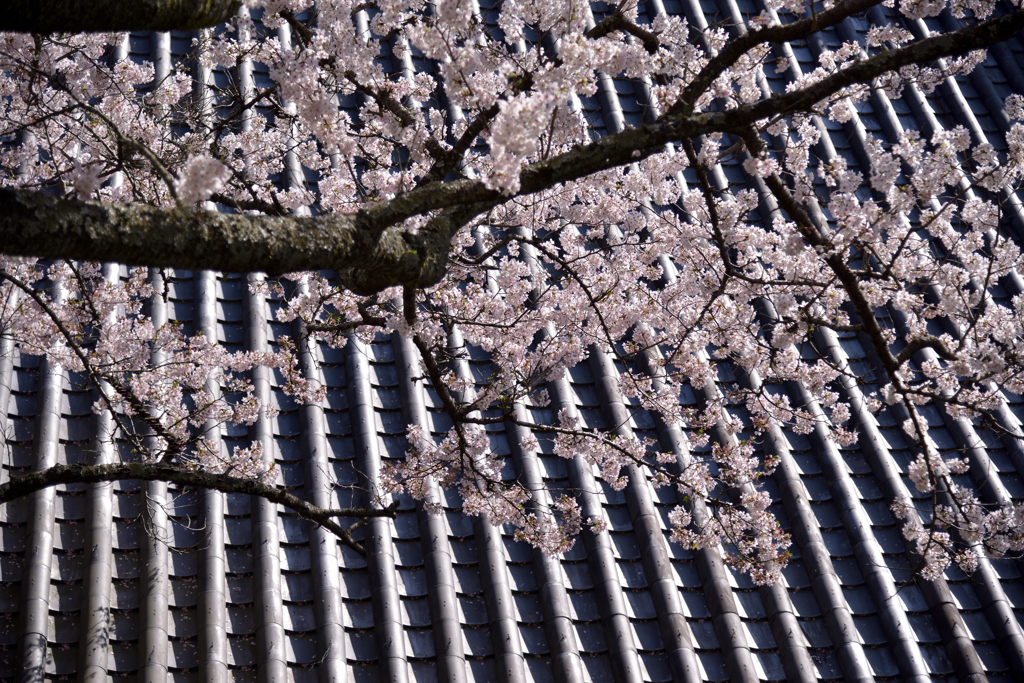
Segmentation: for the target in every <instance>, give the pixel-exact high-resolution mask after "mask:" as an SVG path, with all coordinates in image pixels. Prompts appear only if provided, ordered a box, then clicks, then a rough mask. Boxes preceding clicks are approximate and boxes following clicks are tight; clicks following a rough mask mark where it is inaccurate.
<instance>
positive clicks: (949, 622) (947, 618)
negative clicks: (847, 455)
mask: <svg viewBox="0 0 1024 683" xmlns="http://www.w3.org/2000/svg"><path fill="white" fill-rule="evenodd" d="M817 334H818V337H819V340H820V344H821V348H822V349H823V350H824V352H825V353H826V354H827V357H828V358H829V360H830V362H832V363H835V364H837V365H838V367H840V368H846V367H847V359H846V354H845V351H844V350H843V349H842V347H841V346H840V345H839V341H838V338H837V337H836V335H835V333H834V332H832V331H831V330H819V331H818V332H817ZM839 383H840V386H841V391H842V394H843V398H844V399H845V400H846V401H848V402H849V403H850V406H851V410H852V413H853V415H854V419H855V421H856V422H857V427H858V431H859V432H860V435H861V440H860V443H861V444H862V446H861V450H862V451H863V452H864V454H865V456H866V459H867V462H868V464H869V466H870V467H871V470H872V474H873V476H874V477H875V478H876V481H878V484H879V488H880V489H881V491H882V494H883V496H884V497H885V499H886V503H887V504H891V503H892V502H893V501H894V500H896V498H897V497H898V496H906V497H909V495H910V493H909V491H908V490H907V488H906V485H905V484H904V482H903V480H902V477H901V474H900V472H899V470H898V468H897V467H896V463H895V461H894V460H893V458H892V456H891V454H890V453H889V447H888V444H887V443H886V441H885V439H884V438H883V437H882V435H881V433H880V432H879V431H878V427H877V423H876V421H875V419H874V416H873V415H871V413H870V412H869V411H868V410H867V407H866V405H865V401H864V398H863V394H862V392H861V390H860V387H858V386H856V383H855V381H854V380H853V379H852V378H851V377H850V376H848V375H846V374H843V375H841V376H840V379H839ZM801 398H802V397H801ZM814 407H815V409H816V410H818V411H819V412H820V409H819V408H817V406H814ZM823 429H824V426H823V425H819V426H817V427H816V429H815V436H816V437H817V438H821V437H820V435H819V434H818V432H821V431H823ZM836 450H837V449H835V447H834V446H831V447H830V448H829V449H828V451H829V452H828V453H827V454H825V457H826V458H835V457H841V456H838V453H835V451H836ZM839 469H840V476H843V477H849V475H848V474H847V473H846V472H845V470H842V468H839ZM865 521H866V523H867V526H865V527H864V533H865V534H866V533H870V532H869V529H870V520H865ZM909 552H910V551H909V550H908V553H909ZM859 557H860V553H858V558H859ZM983 563H984V561H981V562H979V566H980V565H981V564H983ZM917 585H918V587H919V588H920V590H921V593H922V595H923V596H924V598H925V601H926V603H927V604H928V608H929V611H930V612H931V615H932V618H933V619H934V620H935V623H936V626H937V627H938V628H939V632H940V633H941V634H942V636H943V639H944V641H945V647H946V652H947V654H948V655H949V657H950V660H951V662H952V663H953V666H954V668H955V669H956V671H957V673H958V675H959V676H962V677H964V678H966V677H969V676H974V675H984V673H985V670H984V667H983V665H982V663H981V660H980V658H979V657H978V655H977V652H976V651H975V648H974V644H973V642H971V640H970V639H969V638H967V637H966V636H965V635H964V634H965V633H967V631H966V629H965V628H964V625H963V619H962V618H961V617H960V614H959V612H958V611H957V610H952V611H951V610H949V609H947V608H946V607H945V606H946V605H947V604H953V597H952V593H951V592H950V589H949V586H948V584H947V583H946V580H945V578H944V577H940V578H938V579H936V580H934V581H918V582H917ZM873 595H875V594H874V593H873ZM894 598H895V594H894V595H893V596H892V599H890V600H888V602H890V603H895V599H894ZM911 632H912V631H911Z"/></svg>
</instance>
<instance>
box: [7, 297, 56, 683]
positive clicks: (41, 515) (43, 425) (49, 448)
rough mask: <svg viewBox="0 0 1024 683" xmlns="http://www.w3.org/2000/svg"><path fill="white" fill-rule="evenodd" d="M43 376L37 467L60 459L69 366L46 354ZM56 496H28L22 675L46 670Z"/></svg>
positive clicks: (39, 675)
mask: <svg viewBox="0 0 1024 683" xmlns="http://www.w3.org/2000/svg"><path fill="white" fill-rule="evenodd" d="M50 289H51V295H52V296H53V298H54V300H60V299H61V298H62V295H61V292H60V289H59V285H57V284H56V283H54V284H51V285H50ZM39 377H40V381H39V390H38V394H37V398H36V417H35V425H34V427H35V429H34V433H33V443H32V450H33V458H32V470H33V471H39V470H42V469H46V468H47V467H52V466H53V465H55V464H57V462H58V459H59V440H60V422H61V414H60V413H61V398H62V393H63V388H62V385H63V380H64V370H63V368H61V367H60V366H59V365H57V364H56V363H53V362H51V361H50V359H49V358H47V357H45V356H44V357H43V358H42V359H41V360H40V362H39ZM56 497H57V492H56V490H55V489H54V488H52V487H51V488H47V489H43V490H41V491H36V492H35V493H33V494H32V495H31V497H30V498H29V500H28V525H27V531H26V534H25V563H24V565H23V566H22V572H21V599H20V602H19V605H18V611H19V612H20V618H21V629H20V634H19V638H18V670H19V671H20V675H19V679H18V680H19V681H22V680H24V681H28V680H42V679H43V675H44V673H45V671H46V660H47V653H46V648H47V635H48V632H49V628H48V621H49V613H50V565H51V563H52V562H53V534H54V523H55V520H54V515H55V510H54V507H55V501H56Z"/></svg>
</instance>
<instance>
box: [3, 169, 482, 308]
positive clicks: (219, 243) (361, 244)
mask: <svg viewBox="0 0 1024 683" xmlns="http://www.w3.org/2000/svg"><path fill="white" fill-rule="evenodd" d="M482 210H486V209H485V208H477V207H473V206H470V207H460V208H459V209H458V210H452V211H447V212H442V213H441V214H440V215H438V216H437V217H436V218H434V219H432V220H431V221H430V222H429V223H428V225H427V226H426V227H424V228H422V229H421V230H420V231H419V232H418V233H411V232H409V231H406V230H403V229H401V228H400V227H395V228H391V229H384V228H385V227H386V226H382V227H381V228H375V227H372V226H367V225H366V222H367V221H366V220H365V218H362V217H360V216H358V215H357V216H346V215H330V216H312V217H303V218H294V217H277V216H248V215H237V214H234V215H231V214H221V213H215V212H206V211H199V210H194V209H186V208H160V207H153V206H147V205H144V204H101V203H99V202H83V201H78V200H72V199H60V198H57V197H53V196H50V195H46V194H43V193H40V192H32V191H28V190H13V189H9V188H0V245H3V246H2V250H3V252H4V253H7V254H15V255H22V256H37V257H41V258H65V257H67V258H74V259H82V260H90V261H117V262H119V263H124V264H129V265H135V264H145V265H149V266H156V267H161V266H165V267H176V268H188V269H192V270H201V269H210V270H221V271H226V272H247V271H253V270H261V271H263V272H266V273H268V274H271V275H277V274H281V273H288V272H295V271H302V270H318V269H322V268H333V269H335V270H337V271H339V273H340V274H341V276H342V279H343V281H344V282H345V284H346V286H349V287H350V288H351V289H353V291H356V292H365V293H372V292H375V291H379V290H381V289H383V288H385V287H389V286H392V285H397V284H406V283H408V284H413V285H416V286H427V285H429V284H432V283H434V282H436V281H437V280H438V279H440V277H441V275H442V274H443V272H444V268H445V267H446V266H447V255H448V249H449V243H450V240H451V237H452V236H453V235H454V234H455V232H456V231H457V230H458V229H459V228H460V227H461V226H462V225H463V224H465V222H466V221H469V220H471V219H472V217H473V216H475V215H476V214H477V213H479V211H482Z"/></svg>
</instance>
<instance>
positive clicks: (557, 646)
mask: <svg viewBox="0 0 1024 683" xmlns="http://www.w3.org/2000/svg"><path fill="white" fill-rule="evenodd" d="M516 233H517V234H518V235H519V236H521V237H526V238H529V237H530V236H531V232H530V230H528V229H527V228H525V227H520V228H517V229H516ZM520 257H521V258H522V259H523V261H524V262H525V263H526V264H527V266H528V267H529V268H530V271H531V272H535V271H537V270H538V269H539V268H540V267H541V266H540V265H539V264H538V262H537V254H536V251H535V247H534V246H533V245H531V244H528V243H524V244H523V245H522V246H521V248H520ZM488 280H489V282H488V286H489V287H491V286H493V284H495V283H493V282H492V281H491V279H490V278H488ZM533 295H536V292H534V293H533ZM541 334H544V332H542V333H541ZM512 411H513V418H514V421H510V422H507V423H506V426H507V428H508V430H509V439H508V441H509V450H510V451H511V455H512V462H513V464H514V465H515V468H516V474H517V476H518V479H519V481H520V483H521V484H522V485H523V487H524V488H525V489H526V490H527V491H529V492H530V500H528V501H527V502H526V506H525V507H526V509H527V510H528V511H529V512H532V513H534V514H536V515H537V516H538V517H544V516H546V515H548V514H550V510H551V509H552V507H551V505H552V500H551V491H550V490H549V489H548V488H547V486H546V485H545V483H544V474H543V472H542V469H541V464H540V458H539V457H538V455H537V448H536V446H530V445H528V444H530V443H531V442H534V439H533V438H530V437H533V434H532V433H531V432H530V431H529V430H528V429H527V428H526V427H524V426H522V425H524V424H527V423H530V422H533V420H531V419H530V415H528V413H527V410H526V406H525V405H524V404H523V402H522V401H521V400H517V401H515V402H514V403H513V406H512ZM516 421H518V424H517V422H516ZM531 556H532V563H533V570H534V572H535V574H536V575H537V576H538V578H539V580H538V582H537V583H538V589H539V592H540V596H541V611H542V613H543V615H544V632H545V635H546V636H547V639H548V648H549V651H550V652H551V660H552V662H551V664H552V670H553V673H554V677H555V681H556V683H582V681H585V680H588V679H589V677H588V676H587V674H586V673H585V672H586V667H585V666H584V664H583V660H582V658H581V656H580V644H579V638H578V635H577V633H576V629H575V627H574V626H573V620H572V615H573V612H572V609H571V606H570V603H569V595H568V593H567V592H566V588H565V572H564V571H563V569H562V566H561V563H560V561H559V559H558V558H557V557H553V556H551V555H548V554H546V553H545V552H544V551H543V550H541V549H540V548H537V547H536V546H533V547H531Z"/></svg>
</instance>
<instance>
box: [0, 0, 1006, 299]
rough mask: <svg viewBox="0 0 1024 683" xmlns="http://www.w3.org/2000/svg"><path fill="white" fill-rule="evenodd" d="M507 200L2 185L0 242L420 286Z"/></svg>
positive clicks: (572, 166)
mask: <svg viewBox="0 0 1024 683" xmlns="http://www.w3.org/2000/svg"><path fill="white" fill-rule="evenodd" d="M797 23H799V22H797ZM795 25H796V24H793V25H791V26H795ZM783 28H787V29H788V28H789V27H788V26H787V27H783ZM1021 29H1024V9H1019V10H1016V11H1014V12H1013V13H1011V14H1007V15H1005V16H1003V17H999V18H997V19H991V20H988V21H985V22H981V23H979V24H975V25H973V26H968V27H965V28H963V29H960V30H958V31H954V32H951V33H947V34H943V35H937V36H933V37H931V38H927V39H925V40H922V41H918V42H916V43H914V44H912V45H909V46H907V47H904V48H900V49H897V50H891V51H888V52H884V53H882V54H879V55H876V56H874V57H872V58H870V59H866V60H864V61H861V62H856V63H854V64H851V65H848V66H847V67H845V68H843V69H842V70H841V71H839V72H838V73H836V74H833V75H832V76H829V77H828V78H825V79H823V80H822V81H819V82H818V83H815V84H813V85H811V86H809V87H807V88H804V89H802V90H798V91H794V92H791V93H785V94H780V95H776V96H774V97H771V98H768V99H766V100H762V101H760V102H756V103H753V104H749V105H744V106H740V107H737V108H735V109H732V110H729V111H721V112H710V113H699V114H691V115H688V116H687V115H683V114H682V113H679V112H676V113H671V112H670V113H669V114H666V115H665V116H662V117H661V118H660V119H659V120H658V121H656V122H654V123H652V124H650V125H647V126H642V127H640V128H630V129H627V130H625V131H622V132H621V133H617V134H614V135H609V136H606V137H603V138H601V139H599V140H596V141H594V142H592V143H590V144H587V145H582V146H579V147H577V148H575V149H573V150H571V151H569V152H566V153H564V154H561V155H559V156H556V157H553V158H551V159H547V160H544V161H540V162H537V163H534V164H530V165H529V166H526V167H525V168H524V169H523V171H522V173H521V176H520V185H521V189H520V194H521V195H527V194H532V193H536V192H540V191H542V190H545V189H548V188H551V187H554V186H556V185H558V184H559V183H565V182H570V181H574V180H578V179H580V178H583V177H586V176H588V175H591V174H594V173H597V172H599V171H603V170H606V169H609V168H614V167H617V166H625V165H627V164H629V163H631V162H634V161H637V160H638V159H642V158H645V157H648V156H650V155H652V154H656V153H658V152H661V151H662V150H663V149H664V145H665V144H666V143H668V142H673V141H678V140H681V139H685V138H692V137H695V136H699V135H703V134H706V133H711V132H716V131H719V132H736V133H739V134H740V135H742V136H745V135H747V134H748V132H749V127H750V125H751V124H752V123H753V122H754V121H756V120H758V119H761V118H766V117H769V116H777V115H779V114H787V113H791V112H795V111H805V110H807V109H808V108H810V107H812V106H813V105H814V104H815V103H817V102H819V101H821V100H823V99H825V98H827V97H828V96H830V95H831V94H833V93H835V92H837V91H839V90H841V89H842V88H844V87H847V86H849V85H851V84H853V83H858V82H870V81H871V79H873V78H876V77H878V76H880V75H881V74H883V73H886V72H888V71H892V70H895V69H898V68H900V67H902V66H906V65H908V64H913V63H922V62H927V61H930V60H934V59H937V58H939V57H946V56H949V55H955V54H962V53H965V52H968V51H970V50H974V49H978V48H983V47H986V46H989V45H992V44H994V43H997V42H1000V41H1002V40H1006V39H1007V38H1009V37H1010V36H1011V35H1013V34H1014V33H1015V32H1017V31H1020V30H1021ZM762 33H764V32H758V34H759V35H760V34H762ZM748 35H750V34H748ZM766 36H767V34H765V36H762V37H766ZM507 200H508V197H507V196H505V195H503V194H501V193H500V192H498V191H496V190H493V189H490V188H488V187H487V186H486V184H485V183H484V182H483V181H480V180H471V179H465V180H457V181H454V182H449V183H442V182H433V183H428V184H426V185H422V186H420V187H417V188H416V189H413V190H410V191H408V192H404V193H402V194H399V195H398V196H396V197H394V198H393V199H391V200H388V201H385V202H381V203H380V204H378V205H376V206H374V207H372V208H369V209H365V210H363V211H361V212H359V213H358V214H356V215H355V216H346V215H331V216H314V217H302V218H299V217H271V216H239V215H225V214H218V213H207V212H201V211H194V210H191V209H182V208H176V209H164V208H156V207H151V206H143V205H136V204H131V205H116V206H115V205H105V204H99V203H95V202H79V201H74V200H65V199H58V198H55V197H52V196H48V195H45V194H40V193H33V192H29V191H26V190H11V189H0V245H3V246H2V247H0V248H2V250H3V251H4V252H5V253H9V254H18V255H23V256H37V257H43V258H71V259H83V260H93V261H101V260H104V261H118V262H120V263H126V264H146V265H150V266H168V267H178V268H189V269H194V270H199V269H211V270H221V271H228V272H247V271H254V270H261V271H264V272H266V273H268V274H280V273H285V272H293V271H300V270H319V269H323V268H333V269H335V270H337V271H339V273H340V275H341V277H342V281H343V283H344V284H345V285H346V286H347V287H349V288H350V289H352V290H353V291H355V292H357V293H363V294H366V293H372V292H376V291H380V290H382V289H384V288H386V287H389V286H393V285H399V284H408V285H413V286H420V287H424V286H429V285H431V284H433V283H435V282H437V281H438V280H439V279H440V278H441V276H442V275H443V274H444V270H445V268H446V267H447V257H448V250H449V245H450V239H451V237H452V236H454V235H455V233H456V231H457V230H458V229H459V228H460V227H462V226H463V225H465V224H467V223H468V222H469V221H470V220H472V219H473V218H474V217H476V216H478V215H479V214H481V213H482V212H485V211H487V210H488V209H490V208H491V207H494V206H497V205H499V204H501V203H503V202H505V201H507ZM439 210H440V211H441V213H440V214H438V215H437V216H435V217H434V218H432V219H431V220H430V222H429V223H428V224H427V226H425V228H423V229H421V230H419V231H418V232H416V233H413V232H410V231H408V230H404V229H402V228H401V227H400V225H399V224H400V223H401V222H402V221H404V220H406V219H407V218H409V217H412V216H417V215H423V214H427V213H430V212H434V211H439ZM844 284H845V283H844Z"/></svg>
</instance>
